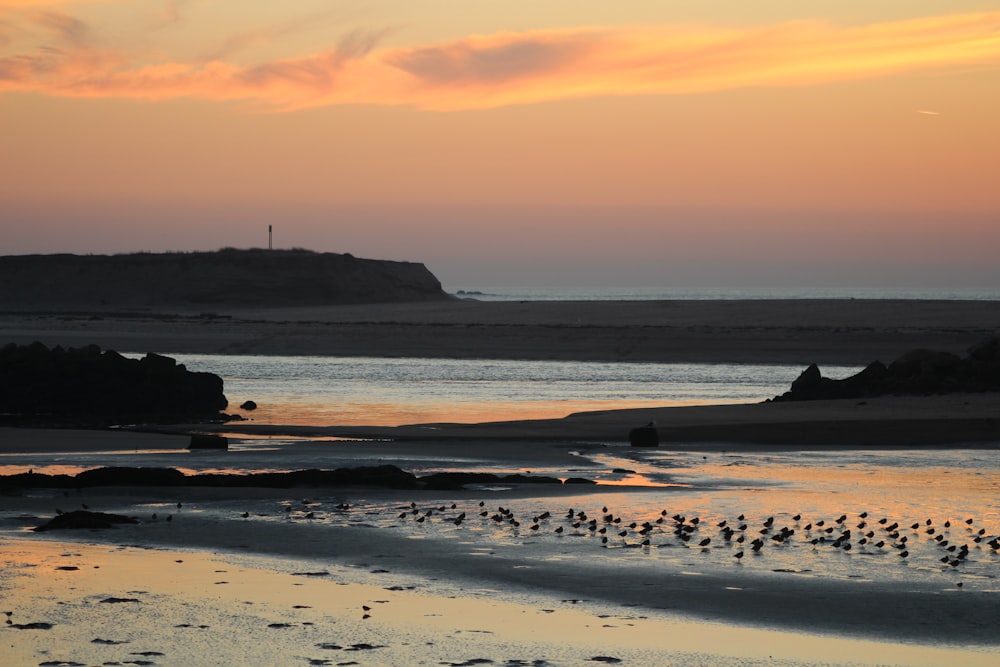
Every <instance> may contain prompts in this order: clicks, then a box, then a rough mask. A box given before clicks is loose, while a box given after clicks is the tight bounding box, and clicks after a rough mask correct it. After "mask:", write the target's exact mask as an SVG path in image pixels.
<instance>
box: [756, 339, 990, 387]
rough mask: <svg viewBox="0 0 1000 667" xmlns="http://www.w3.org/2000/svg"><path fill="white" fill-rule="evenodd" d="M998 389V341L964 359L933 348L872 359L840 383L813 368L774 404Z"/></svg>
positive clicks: (983, 345) (982, 345)
mask: <svg viewBox="0 0 1000 667" xmlns="http://www.w3.org/2000/svg"><path fill="white" fill-rule="evenodd" d="M993 391H1000V338H998V337H991V338H988V339H986V340H984V341H981V342H979V343H977V344H976V345H973V346H972V347H971V348H969V350H968V354H967V355H966V356H965V357H959V356H958V355H955V354H952V353H950V352H941V351H936V350H911V351H909V352H907V353H906V354H904V355H902V356H901V357H899V358H898V359H896V360H895V361H893V362H892V363H891V364H889V365H888V366H886V365H885V364H883V363H881V362H879V361H873V362H872V363H870V364H869V365H868V366H867V367H866V368H865V369H864V370H862V371H861V372H859V373H857V374H855V375H852V376H850V377H847V378H843V379H841V380H834V379H831V378H825V377H823V376H822V374H821V373H820V370H819V367H817V366H816V364H812V365H810V366H809V367H808V368H806V370H804V371H803V372H802V374H801V375H799V377H798V378H797V379H796V380H795V381H794V382H792V386H791V388H790V389H789V391H787V392H785V393H784V394H782V395H781V396H777V397H775V398H774V399H773V400H775V401H813V400H830V399H842V398H872V397H876V396H889V395H900V396H905V395H910V396H914V395H915V396H929V395H934V394H949V393H979V392H993Z"/></svg>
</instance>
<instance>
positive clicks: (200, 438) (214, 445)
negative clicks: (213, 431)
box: [188, 433, 229, 449]
mask: <svg viewBox="0 0 1000 667" xmlns="http://www.w3.org/2000/svg"><path fill="white" fill-rule="evenodd" d="M188 449H229V438H227V437H226V436H224V435H206V434H198V433H196V434H195V435H192V436H191V442H189V443H188Z"/></svg>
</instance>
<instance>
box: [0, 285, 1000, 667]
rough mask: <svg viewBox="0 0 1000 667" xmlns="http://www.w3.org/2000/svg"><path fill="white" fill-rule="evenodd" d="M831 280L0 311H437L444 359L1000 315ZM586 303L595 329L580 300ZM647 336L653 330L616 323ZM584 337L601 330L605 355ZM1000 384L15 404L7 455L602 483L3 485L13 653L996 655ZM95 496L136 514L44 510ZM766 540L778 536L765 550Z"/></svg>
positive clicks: (743, 351) (854, 658)
mask: <svg viewBox="0 0 1000 667" xmlns="http://www.w3.org/2000/svg"><path fill="white" fill-rule="evenodd" d="M840 305H843V306H844V307H843V308H839V307H838V308H831V307H830V304H825V305H823V304H805V303H804V304H792V305H788V304H777V303H773V304H760V303H749V302H746V303H741V304H719V303H715V304H695V303H683V304H671V305H668V304H653V305H650V304H626V305H617V306H612V305H596V306H595V305H594V304H557V305H555V306H552V305H551V304H546V306H545V307H544V308H538V307H536V304H476V303H465V302H456V303H454V304H419V305H417V306H406V307H401V308H398V309H393V308H388V307H382V306H380V307H370V308H369V307H353V306H352V307H345V308H343V309H329V310H326V311H323V312H322V313H320V312H316V311H309V312H304V311H296V312H292V311H287V312H280V313H275V312H271V313H229V314H223V313H220V314H216V315H217V316H215V317H201V318H199V317H198V316H197V315H192V316H191V319H185V317H186V316H178V317H176V318H175V317H169V318H153V317H148V316H141V317H136V316H135V315H127V316H121V315H118V316H114V317H103V318H102V317H97V318H94V317H91V318H87V317H84V316H76V315H58V316H57V315H53V314H48V315H25V314H18V315H12V314H9V313H8V314H6V315H4V316H3V317H2V318H0V325H2V326H0V331H2V332H3V334H4V336H5V337H6V338H7V339H8V340H13V341H16V342H30V341H31V340H36V339H37V340H42V341H43V342H46V343H47V344H63V345H81V344H87V343H97V344H100V345H102V347H109V348H115V347H118V348H120V349H133V350H152V351H161V352H169V351H176V350H179V349H181V347H186V348H187V349H190V350H197V351H200V352H224V351H227V350H228V351H235V350H239V351H241V352H247V351H268V352H269V353H272V354H273V353H275V352H276V351H280V350H284V351H285V352H286V353H291V351H294V352H296V353H303V352H304V351H312V353H315V354H347V353H361V352H360V351H361V350H363V351H364V353H365V354H400V355H405V354H413V353H417V352H419V349H421V346H422V345H426V344H428V343H427V342H426V341H425V342H420V341H421V340H423V339H424V336H426V337H427V341H429V340H430V339H432V338H434V337H439V336H440V335H441V332H442V331H444V330H448V331H452V332H454V333H453V336H451V337H449V336H445V337H444V338H440V337H439V338H438V342H439V343H446V344H444V345H441V346H440V347H438V348H437V349H438V350H440V353H441V354H442V355H457V356H461V355H470V356H475V355H476V354H478V353H481V352H482V350H484V349H486V346H487V345H490V346H492V347H491V348H490V349H492V350H493V354H494V355H496V356H501V357H502V356H504V355H508V356H510V357H511V358H525V357H528V358H546V357H547V356H551V355H567V358H581V359H588V358H602V359H606V358H614V357H615V356H616V355H618V356H619V357H621V358H630V359H636V358H645V356H646V355H652V356H656V355H660V357H662V358H670V359H678V358H698V359H716V360H723V359H725V360H727V361H739V360H740V359H750V358H752V359H754V360H757V361H761V360H765V361H766V360H778V359H781V360H783V361H791V362H798V361H802V360H808V361H809V362H811V361H819V362H822V361H828V362H832V361H833V360H835V359H838V360H843V359H847V358H848V357H850V362H851V363H858V359H859V358H860V359H863V360H864V361H867V360H870V359H873V358H879V357H883V358H885V359H886V360H889V359H891V358H893V357H895V356H897V355H898V354H899V352H900V351H902V350H905V349H908V348H909V347H919V346H927V347H934V348H940V349H949V350H953V351H955V352H961V351H963V350H964V349H965V348H966V347H968V346H969V345H971V344H972V343H974V342H976V341H977V340H978V339H979V338H981V337H982V335H985V334H986V333H992V332H993V331H995V330H997V329H1000V307H998V306H997V305H996V304H972V305H970V304H963V303H960V302H959V303H944V304H942V303H937V302H935V303H913V304H908V303H895V302H893V304H869V303H856V302H844V303H843V304H840ZM494 306H496V307H494ZM650 309H656V310H655V312H656V313H660V315H655V316H654V315H650ZM769 309H770V310H769ZM667 311H670V312H673V313H675V316H672V318H671V319H670V321H669V323H668V322H667V320H666V319H664V317H665V316H663V317H661V315H662V313H664V312H667ZM640 313H645V315H640ZM810 314H811V315H810ZM222 315H227V316H231V318H232V319H229V318H228V317H222ZM574 316H575V317H586V318H587V319H586V321H587V325H585V326H584V325H579V326H577V325H574V324H572V322H571V320H572V318H573V317H574ZM630 317H631V318H633V319H629V318H630ZM643 317H647V318H648V319H643ZM758 318H759V319H758ZM767 318H770V319H769V320H768V319H767ZM765 320H766V323H765ZM615 322H617V324H615ZM578 329H579V330H578ZM351 331H353V332H355V334H351V333H349V332H351ZM415 332H418V333H415ZM477 332H478V333H477ZM505 332H506V333H505ZM628 332H631V333H628ZM633 334H634V335H635V336H637V337H638V338H637V339H636V341H626V340H625V339H624V338H623V337H625V336H630V335H633ZM355 336H356V337H355ZM578 337H579V338H578ZM577 340H579V341H583V340H589V341H590V347H588V348H586V350H587V351H585V352H581V351H580V350H582V349H583V346H582V343H580V347H577V343H576V342H574V341H577ZM612 340H613V341H615V343H614V344H613V345H610V344H609V341H612ZM654 340H655V341H656V344H655V345H654V344H653V341H654ZM352 341H353V342H352ZM407 341H409V342H407ZM463 341H464V342H463ZM362 342H364V344H365V345H367V347H362V346H361V343H362ZM633 343H635V345H634V346H633ZM452 344H454V347H452V346H451V345H452ZM178 346H180V347H178ZM642 349H652V350H658V351H656V352H639V351H637V350H642ZM890 350H891V352H890ZM352 351H353V352H352ZM279 353H280V352H279ZM864 361H862V362H860V363H864ZM998 402H1000V401H998V399H997V397H996V396H995V395H991V394H983V395H954V396H947V397H885V398H879V399H870V400H867V401H823V402H816V403H794V404H788V403H785V404H778V403H769V404H759V405H729V406H694V407H669V408H668V407H664V408H649V409H646V408H644V409H638V410H626V411H605V412H597V413H581V414H576V415H570V416H567V417H566V418H563V419H546V420H529V421H519V422H501V423H484V424H421V425H411V426H400V427H385V426H380V425H378V424H373V425H371V426H366V427H353V426H352V427H337V426H323V427H319V426H317V427H306V426H296V427H290V426H281V425H254V424H252V423H244V424H239V423H236V424H227V425H218V426H213V427H206V426H199V427H198V429H197V430H215V431H221V432H225V433H227V434H229V435H230V438H231V442H232V443H233V447H232V449H231V450H230V451H229V452H223V453H220V454H215V455H202V454H197V453H191V452H188V451H187V450H186V449H185V447H186V443H187V435H186V434H187V433H188V432H189V431H190V430H192V427H190V426H188V427H177V428H171V429H160V432H156V433H151V432H133V431H126V430H116V431H73V430H46V429H8V428H3V429H0V466H2V467H3V469H4V471H5V472H6V474H14V473H16V472H26V471H27V470H28V469H32V470H35V471H36V472H59V471H63V472H68V473H72V472H73V471H78V470H83V469H89V468H92V467H98V466H111V465H129V466H150V467H162V466H172V467H177V468H178V469H182V470H186V471H191V472H198V471H227V472H230V473H233V474H240V473H243V472H249V471H256V470H284V469H295V468H301V467H310V466H311V467H322V468H332V467H345V466H346V467H350V466H357V465H373V464H376V463H391V464H393V465H398V466H399V467H400V468H403V469H404V470H408V471H411V472H414V473H415V474H417V475H418V476H419V475H423V474H432V473H435V472H441V471H457V470H462V471H488V472H495V473H521V474H533V475H555V476H557V477H560V478H565V477H571V476H572V477H580V478H584V479H589V480H590V481H592V482H596V484H588V485H583V486H575V485H568V484H554V485H553V484H548V485H538V484H524V485H521V484H504V485H480V486H476V485H472V486H470V487H468V488H466V489H464V490H457V491H447V492H445V491H433V492H432V491H392V490H387V489H377V488H364V487H345V488H294V489H221V488H215V489H212V488H197V487H171V488H131V487H120V488H118V487H115V488H112V487H103V488H100V487H99V488H84V489H79V490H70V491H63V490H60V489H21V490H18V489H10V490H9V491H8V492H7V493H6V494H5V495H4V496H3V497H0V521H2V526H3V530H2V533H0V542H2V544H3V549H2V552H3V558H4V568H3V575H2V578H0V592H2V599H3V605H4V608H3V609H0V611H4V612H9V614H8V615H7V616H6V618H7V620H8V623H7V627H6V628H4V629H3V632H5V633H6V634H5V635H4V643H3V646H4V658H5V659H4V662H5V664H14V665H39V664H46V665H69V664H81V665H87V664H113V663H118V664H129V663H131V664H162V665H173V664H184V665H211V664H251V663H252V664H276V665H277V664H281V665H284V664H288V665H296V664H317V665H321V664H363V665H408V664H429V665H430V664H434V665H439V664H447V665H473V664H506V665H519V664H533V665H578V664H630V665H661V664H678V665H689V664H692V665H771V664H780V665H817V664H845V665H846V664H873V663H878V664H897V665H952V664H966V665H992V664H996V662H997V660H1000V643H998V641H997V638H996V632H995V628H996V627H998V624H1000V604H998V600H1000V598H998V595H1000V586H998V585H997V583H996V582H997V577H998V575H1000V554H998V550H997V549H994V548H992V547H991V546H990V545H989V544H988V541H989V540H990V539H992V538H995V537H997V536H998V535H1000V514H998V513H997V508H996V505H995V502H994V500H995V497H996V492H997V491H998V487H997V479H998V477H997V475H996V474H995V469H996V458H995V447H996V444H997V442H1000V436H998V433H997V424H996V418H995V415H996V408H997V407H998ZM652 420H655V421H656V422H657V424H658V428H659V430H660V433H661V439H662V443H663V444H662V445H661V447H660V448H657V449H654V450H640V449H637V448H631V447H628V446H627V443H626V435H627V432H628V429H629V428H631V427H632V426H635V425H639V424H643V423H646V422H648V421H652ZM960 471H962V474H960V475H958V476H956V473H959V472H960ZM83 505H86V506H87V507H88V508H90V509H92V510H96V511H102V512H112V513H120V514H124V515H128V516H134V517H136V518H138V519H139V523H138V524H135V525H126V526H120V527H118V528H115V529H113V530H104V531H68V532H65V531H64V532H51V533H34V532H31V531H30V528H32V527H34V526H37V525H40V524H41V523H44V522H45V521H46V520H48V519H50V518H52V517H53V516H54V515H55V513H56V511H57V509H59V510H61V511H69V510H73V509H77V508H79V507H82V506H83ZM570 508H572V509H573V514H572V515H570V514H569V510H570ZM581 513H582V514H583V515H584V517H581V516H580V515H581ZM460 515H461V517H462V518H461V519H459V516H460ZM167 517H169V520H168V519H167ZM607 517H610V518H607ZM695 519H697V520H695ZM882 519H884V522H880V520H882ZM591 521H594V526H593V529H591V527H590V526H591ZM515 524H516V525H515ZM894 524H895V525H894ZM644 526H649V528H648V530H645V533H641V532H640V531H641V530H644V528H643V527H644ZM727 528H728V529H729V530H734V531H736V532H733V533H728V532H727ZM828 528H829V529H831V530H829V532H828V531H827V529H828ZM980 531H982V532H980ZM867 533H871V537H866V535H867ZM845 534H846V536H845ZM741 537H742V538H743V539H740V538H741ZM977 537H978V538H979V541H976V540H975V539H974V538H977ZM644 538H645V539H647V540H648V543H646V544H644V543H643V539H644ZM904 538H905V539H904ZM937 538H940V539H937ZM756 539H760V540H761V541H762V542H763V546H762V548H759V549H753V548H751V544H752V541H753V540H756ZM705 540H708V541H707V542H706V541H705ZM942 543H944V544H942ZM845 544H846V545H847V548H845V546H844V545H845ZM949 546H954V547H956V548H957V547H959V546H961V547H962V548H963V550H965V551H964V554H965V555H963V556H962V558H960V559H959V558H956V553H963V552H962V551H958V552H956V550H954V549H953V550H952V551H950V552H949V551H948V550H947V548H948V547H949ZM904 552H905V554H906V555H903V553H904ZM942 558H944V559H945V560H944V561H942V560H941V559H942ZM952 561H958V562H956V563H955V564H954V565H952V564H951V563H952Z"/></svg>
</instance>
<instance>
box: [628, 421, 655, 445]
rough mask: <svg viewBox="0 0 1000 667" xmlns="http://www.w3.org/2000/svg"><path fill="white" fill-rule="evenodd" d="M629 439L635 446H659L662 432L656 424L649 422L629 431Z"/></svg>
mask: <svg viewBox="0 0 1000 667" xmlns="http://www.w3.org/2000/svg"><path fill="white" fill-rule="evenodd" d="M628 441H629V443H631V445H632V446H633V447H659V446H660V434H659V432H658V431H657V430H656V426H655V425H654V424H647V425H646V426H640V427H638V428H634V429H632V430H631V431H629V432H628Z"/></svg>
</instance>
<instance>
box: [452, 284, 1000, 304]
mask: <svg viewBox="0 0 1000 667" xmlns="http://www.w3.org/2000/svg"><path fill="white" fill-rule="evenodd" d="M448 291H449V292H450V293H452V294H454V295H456V296H458V297H462V298H469V299H477V300H480V301H650V300H660V299H666V300H672V299H678V300H684V299H691V300H696V301H701V300H714V299H932V300H933V299H943V300H970V301H996V300H998V299H1000V287H525V286H487V287H475V286H472V287H469V286H461V285H459V286H454V287H453V288H452V287H450V286H449V288H448Z"/></svg>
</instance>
